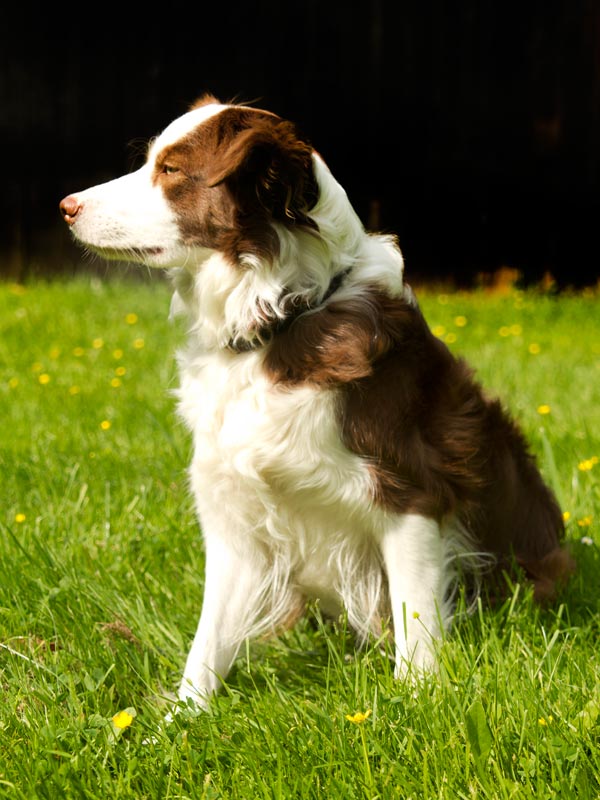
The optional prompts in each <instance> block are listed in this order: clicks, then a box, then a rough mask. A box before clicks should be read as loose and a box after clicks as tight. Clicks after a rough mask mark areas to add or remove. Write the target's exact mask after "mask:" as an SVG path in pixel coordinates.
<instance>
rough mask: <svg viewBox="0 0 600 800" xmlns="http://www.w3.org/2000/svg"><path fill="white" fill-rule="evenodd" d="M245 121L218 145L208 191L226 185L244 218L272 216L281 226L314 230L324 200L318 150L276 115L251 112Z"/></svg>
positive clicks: (208, 175)
mask: <svg viewBox="0 0 600 800" xmlns="http://www.w3.org/2000/svg"><path fill="white" fill-rule="evenodd" d="M244 122H245V123H246V127H243V128H242V129H241V130H240V129H238V130H237V131H236V132H235V134H234V135H233V136H232V137H231V138H230V137H224V139H222V140H221V144H219V145H218V147H217V149H216V152H215V154H214V158H213V160H212V163H211V164H210V166H209V168H208V172H207V175H206V180H207V184H208V186H210V187H213V186H218V185H220V184H225V185H226V186H227V188H228V189H229V190H230V191H231V192H232V194H233V196H234V198H235V200H236V205H237V207H238V208H239V210H240V211H241V213H242V214H248V215H254V214H256V213H260V214H264V213H266V214H267V215H268V216H270V217H271V218H272V219H274V220H276V221H278V222H283V223H287V224H295V223H300V224H304V225H309V226H312V227H314V223H313V222H312V220H311V219H310V217H309V216H308V212H309V211H310V209H311V208H312V207H313V206H314V204H315V203H316V201H317V198H318V189H317V183H316V180H315V176H314V172H313V163H312V148H311V147H310V146H309V145H308V144H306V143H305V142H303V141H301V140H300V139H299V138H298V136H297V135H296V132H295V129H294V126H293V125H292V124H291V123H290V122H286V121H285V120H281V119H279V118H278V117H275V116H273V115H267V114H264V115H263V114H260V113H259V112H250V114H248V116H247V117H246V119H245V120H244ZM228 138H229V141H228V142H227V139H228Z"/></svg>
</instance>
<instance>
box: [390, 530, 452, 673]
mask: <svg viewBox="0 0 600 800" xmlns="http://www.w3.org/2000/svg"><path fill="white" fill-rule="evenodd" d="M381 552H382V555H383V561H384V565H385V569H386V572H387V576H388V584H389V593H390V600H391V605H392V617H393V623H394V641H395V651H396V670H395V671H396V676H400V675H402V674H403V673H404V672H406V671H407V670H408V669H409V668H410V666H412V667H414V668H416V669H417V670H419V669H426V668H427V667H429V666H431V664H432V662H433V645H434V643H435V641H436V640H437V639H438V638H439V636H440V634H441V631H442V627H443V622H442V620H443V608H442V603H443V590H444V585H445V584H444V548H443V543H442V537H441V535H440V527H439V525H438V523H437V522H436V521H435V520H433V519H429V518H427V517H423V516H420V515H417V514H399V515H394V516H390V517H388V519H387V525H386V529H385V531H384V533H383V535H382V537H381Z"/></svg>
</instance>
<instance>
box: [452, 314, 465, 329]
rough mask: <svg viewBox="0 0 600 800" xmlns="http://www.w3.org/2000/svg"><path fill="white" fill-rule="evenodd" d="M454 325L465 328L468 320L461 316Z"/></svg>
mask: <svg viewBox="0 0 600 800" xmlns="http://www.w3.org/2000/svg"><path fill="white" fill-rule="evenodd" d="M454 324H455V325H456V327H457V328H464V327H465V325H466V324H467V318H466V317H463V315H462V314H461V315H459V316H458V317H455V318H454Z"/></svg>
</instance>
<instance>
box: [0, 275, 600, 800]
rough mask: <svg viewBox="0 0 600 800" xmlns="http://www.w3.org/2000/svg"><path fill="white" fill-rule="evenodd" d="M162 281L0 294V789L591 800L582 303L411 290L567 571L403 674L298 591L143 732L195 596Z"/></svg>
mask: <svg viewBox="0 0 600 800" xmlns="http://www.w3.org/2000/svg"><path fill="white" fill-rule="evenodd" d="M169 294H170V293H169V289H168V286H167V285H166V284H164V283H162V282H161V281H159V280H158V279H156V280H155V281H154V282H153V283H152V284H145V283H135V282H127V281H108V282H106V283H99V282H96V281H89V280H86V279H82V280H81V281H74V282H70V283H53V284H42V283H39V284H33V285H31V286H27V287H25V288H24V289H23V288H22V287H13V286H0V331H1V334H0V415H1V416H0V419H2V435H1V437H0V469H1V475H2V489H1V497H2V504H1V506H0V568H1V575H2V580H1V581H0V613H1V616H0V681H1V684H0V685H1V690H2V705H1V707H0V794H2V795H3V796H6V797H10V798H53V799H54V798H63V797H65V798H71V797H72V798H92V797H93V798H96V797H98V798H100V797H110V798H146V797H147V798H182V797H183V798H188V797H189V798H196V797H198V798H200V797H203V798H217V797H224V798H229V797H232V798H244V799H246V798H258V797H268V798H272V797H281V798H287V797H290V798H296V797H298V798H304V797H306V798H312V797H315V798H338V797H340V798H388V797H400V798H415V800H417V799H418V800H420V799H421V798H452V799H454V798H470V797H489V798H530V797H536V798H553V797H565V798H566V797H569V798H570V797H582V798H588V797H589V798H597V797H598V796H599V794H600V749H599V741H600V690H599V689H598V675H599V674H600V659H599V656H598V638H599V634H600V623H599V620H600V599H599V595H600V593H599V592H598V587H599V586H600V558H599V550H598V546H599V544H600V526H599V520H600V480H599V478H600V463H598V459H599V458H600V323H599V322H598V320H599V319H600V298H599V297H598V296H597V295H594V294H592V293H588V295H587V296H586V295H582V294H580V295H573V296H561V297H558V298H557V297H552V296H548V295H543V294H538V293H535V292H527V293H522V292H517V291H512V292H510V293H509V294H507V295H506V296H502V297H500V296H496V295H488V294H485V293H483V292H480V293H459V294H455V295H453V294H443V293H439V292H431V291H430V292H425V293H422V294H421V295H420V300H421V304H422V307H423V310H424V312H425V315H426V317H427V318H428V320H429V322H430V324H431V326H432V328H433V329H434V331H435V333H436V335H438V336H439V337H440V338H442V339H444V340H445V341H447V342H448V344H449V346H450V347H451V348H452V350H453V351H454V352H456V353H457V354H461V355H464V356H466V357H467V358H468V360H469V361H470V362H471V363H472V365H473V366H474V367H475V368H476V370H477V376H478V378H479V379H480V380H481V381H482V382H483V383H484V384H485V386H486V387H488V389H489V390H490V391H491V392H494V393H500V394H501V395H502V396H503V397H504V399H505V401H506V403H507V404H508V405H509V407H510V408H511V409H512V411H513V413H514V414H515V416H516V417H517V418H518V419H519V421H520V422H521V424H522V425H523V427H524V429H525V431H526V433H527V435H528V437H529V438H530V441H531V443H532V448H533V450H534V452H535V453H536V454H537V456H538V458H539V462H540V465H541V468H542V470H543V472H544V474H545V476H546V478H547V480H548V481H549V482H550V483H551V484H552V485H553V487H554V489H555V491H556V493H557V495H558V497H559V499H560V502H561V505H562V508H563V511H564V513H565V518H566V520H567V534H568V539H569V542H570V544H571V546H572V548H573V551H574V554H575V556H576V558H577V560H578V564H579V571H578V574H577V576H576V577H575V578H574V579H573V581H572V582H571V584H570V585H569V587H568V588H567V589H566V590H565V592H564V594H563V596H561V597H560V598H559V601H558V602H557V604H556V605H555V606H554V607H553V608H550V609H547V610H540V609H536V608H535V607H534V606H533V605H532V602H531V597H530V595H529V592H528V591H527V589H526V587H523V586H518V585H516V586H515V587H514V592H513V594H512V597H511V598H510V599H509V600H508V601H507V602H506V603H505V604H504V605H502V606H501V607H499V608H497V609H494V610H489V609H486V608H483V607H480V608H478V609H477V610H476V612H475V614H474V615H472V616H470V617H461V619H460V622H459V623H458V624H457V625H456V626H455V627H454V630H453V631H452V633H451V635H450V636H449V637H448V639H447V641H446V642H444V644H443V645H442V647H441V648H440V654H439V659H440V669H439V673H438V674H436V675H435V676H432V677H431V678H430V679H428V680H427V681H425V682H424V684H423V686H422V687H420V688H419V690H418V691H415V690H414V687H413V686H411V685H409V684H406V683H404V682H402V681H401V682H396V681H394V678H393V670H392V665H391V664H390V662H389V661H388V660H387V658H386V657H385V656H384V655H383V654H382V653H380V652H379V649H378V648H377V647H373V648H372V649H367V650H366V651H363V652H360V653H358V654H357V653H355V651H354V647H353V641H352V638H351V636H350V635H349V634H348V632H347V631H346V629H345V626H344V624H343V621H337V622H335V623H331V622H327V623H324V622H322V620H321V619H320V616H319V614H318V609H314V613H313V614H312V615H311V616H310V618H308V619H307V620H305V621H303V622H302V623H301V624H300V625H299V626H298V627H297V628H296V629H295V630H293V631H291V632H289V633H288V634H286V635H285V636H284V637H282V638H281V639H280V640H275V641H268V642H258V643H255V644H253V645H252V646H251V647H250V648H248V650H247V651H245V652H243V653H242V654H241V656H240V658H239V659H238V662H237V664H236V667H235V669H234V671H233V672H232V674H231V676H230V680H229V685H228V689H227V691H225V692H223V693H222V694H221V695H220V696H219V697H218V698H217V699H216V700H215V702H214V704H213V706H212V708H211V710H210V712H209V713H204V714H200V715H196V714H195V712H194V711H193V710H192V709H189V710H184V711H183V712H182V713H181V714H180V715H178V716H177V718H176V719H175V721H174V722H173V723H172V724H171V725H170V726H167V727H165V726H162V725H161V720H162V717H163V714H164V712H165V705H166V699H165V698H166V697H167V696H168V694H169V693H170V692H172V691H173V690H174V689H175V688H176V686H177V682H178V680H179V676H180V672H181V669H182V666H183V662H184V659H185V654H186V649H187V647H188V645H189V642H190V639H191V636H192V634H193V631H194V629H195V625H196V622H197V615H198V612H199V607H200V602H201V596H202V565H203V554H202V549H201V546H200V539H199V535H198V531H197V527H196V522H195V519H194V514H193V510H192V503H191V500H190V498H189V494H188V491H187V486H186V483H187V480H186V467H187V463H188V460H189V454H190V443H189V437H188V435H187V433H186V432H185V430H184V429H183V427H182V425H181V423H180V422H179V421H178V418H177V416H176V414H175V408H174V400H173V398H172V396H171V394H170V390H171V389H173V388H174V387H175V386H176V382H177V379H176V370H175V364H174V357H173V354H174V350H175V348H176V346H177V344H178V342H179V341H181V338H182V331H181V330H180V328H178V326H177V325H172V324H170V323H169V322H168V320H167V316H168V310H169Z"/></svg>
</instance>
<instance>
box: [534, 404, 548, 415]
mask: <svg viewBox="0 0 600 800" xmlns="http://www.w3.org/2000/svg"><path fill="white" fill-rule="evenodd" d="M537 412H538V414H542V415H543V414H549V413H550V406H548V405H546V404H545V403H544V404H543V405H541V406H538V409H537Z"/></svg>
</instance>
